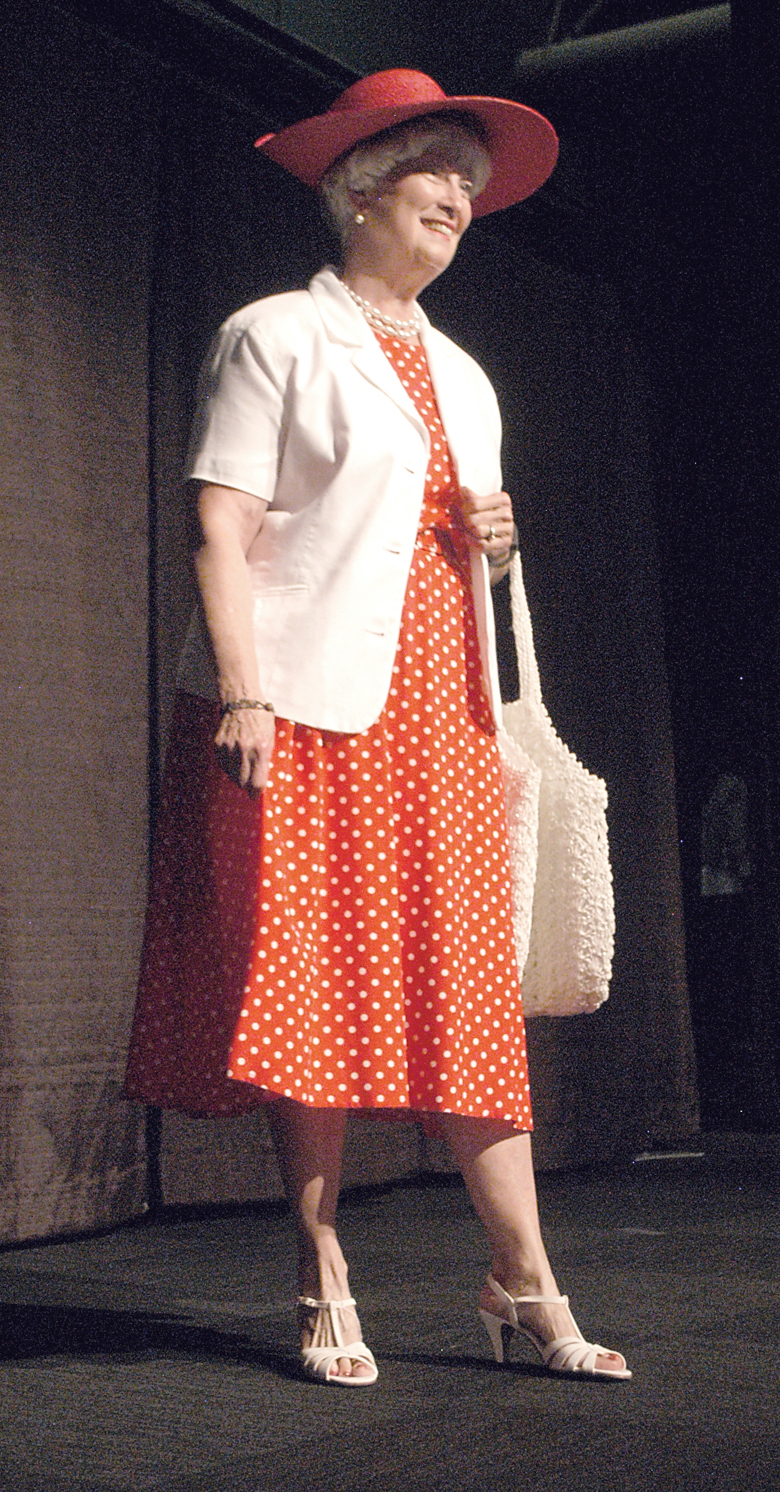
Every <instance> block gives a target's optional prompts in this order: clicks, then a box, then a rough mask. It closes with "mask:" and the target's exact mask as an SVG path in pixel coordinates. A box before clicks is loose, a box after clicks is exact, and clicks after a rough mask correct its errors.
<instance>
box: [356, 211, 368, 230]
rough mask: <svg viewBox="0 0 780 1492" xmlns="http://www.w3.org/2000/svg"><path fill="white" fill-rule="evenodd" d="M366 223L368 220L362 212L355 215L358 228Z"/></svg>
mask: <svg viewBox="0 0 780 1492" xmlns="http://www.w3.org/2000/svg"><path fill="white" fill-rule="evenodd" d="M365 221H366V218H365V214H364V213H362V212H356V213H355V222H356V223H357V224H358V227H360V225H361V224H363V223H365Z"/></svg>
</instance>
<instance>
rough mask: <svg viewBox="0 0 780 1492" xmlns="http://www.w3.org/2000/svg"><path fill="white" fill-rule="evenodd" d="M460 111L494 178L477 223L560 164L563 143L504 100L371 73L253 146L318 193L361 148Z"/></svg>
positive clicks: (415, 77)
mask: <svg viewBox="0 0 780 1492" xmlns="http://www.w3.org/2000/svg"><path fill="white" fill-rule="evenodd" d="M444 110H458V111H460V112H462V113H466V114H471V115H472V116H473V117H474V118H476V119H478V120H479V123H480V124H481V125H482V128H483V130H484V132H485V136H486V142H487V150H488V153H489V155H490V162H491V166H492V175H491V177H490V180H489V182H488V183H487V186H486V187H485V188H484V190H483V191H481V192H480V194H479V196H478V197H477V198H476V199H475V202H474V217H475V218H478V217H484V216H485V215H486V214H487V213H489V212H498V210H499V208H502V207H511V206H512V204H513V203H514V202H522V201H523V198H524V197H530V195H531V193H532V192H535V191H536V190H537V188H538V187H540V186H541V185H542V183H543V182H544V181H546V180H547V177H548V176H549V175H550V172H551V171H552V169H553V167H554V165H555V162H556V160H557V159H558V137H557V135H556V133H555V130H554V129H553V127H552V125H551V124H550V121H549V119H545V118H544V116H543V115H542V114H537V112H536V110H535V109H528V108H526V106H525V105H524V104H516V103H513V102H512V100H511V99H506V98H449V97H448V96H447V94H446V93H445V92H444V91H443V89H441V88H440V87H439V85H438V83H434V81H433V78H429V77H427V76H426V74H425V73H418V72H413V71H411V70H410V69H409V68H405V67H395V68H390V69H389V71H387V72H381V73H371V74H370V75H369V76H368V77H367V78H361V79H360V81H359V82H358V83H353V84H352V86H351V88H347V89H346V90H345V91H344V93H341V94H339V97H338V98H337V99H336V100H335V102H334V103H332V104H331V106H330V108H329V109H328V111H327V113H326V114H316V115H315V116H314V117H313V118H311V119H302V120H301V122H300V124H292V125H290V127H289V128H288V129H284V130H280V131H279V133H278V134H276V135H263V136H262V138H261V139H259V140H257V141H256V142H255V143H256V145H257V148H258V149H259V150H262V151H263V154H264V155H267V156H270V158H271V160H272V161H276V162H277V164H278V165H280V166H284V167H285V169H286V170H287V171H291V172H292V174H293V176H297V177H298V180H299V181H304V182H305V183H306V185H307V186H311V187H316V186H318V185H319V183H320V181H321V180H322V178H323V176H324V175H325V172H326V171H327V170H328V167H329V166H332V165H333V162H334V161H335V160H337V159H338V157H339V156H340V155H343V154H344V152H345V151H347V150H351V149H352V146H353V145H357V144H358V142H359V141H361V140H368V139H369V138H370V137H371V135H376V134H378V133H379V131H380V130H385V129H388V128H389V126H390V125H393V124H401V123H402V122H403V121H404V120H406V119H418V118H422V117H423V116H424V115H426V114H439V113H442V112H443V111H444Z"/></svg>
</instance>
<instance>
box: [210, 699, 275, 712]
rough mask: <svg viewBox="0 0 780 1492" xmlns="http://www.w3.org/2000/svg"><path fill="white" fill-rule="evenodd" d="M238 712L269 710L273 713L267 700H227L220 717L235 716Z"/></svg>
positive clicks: (272, 708)
mask: <svg viewBox="0 0 780 1492" xmlns="http://www.w3.org/2000/svg"><path fill="white" fill-rule="evenodd" d="M238 710H270V711H271V714H272V715H273V714H274V713H275V711H274V707H273V705H272V704H269V703H268V700H267V699H228V700H226V702H225V704H224V705H223V706H222V710H221V714H222V715H235V714H236V712H237V711H238Z"/></svg>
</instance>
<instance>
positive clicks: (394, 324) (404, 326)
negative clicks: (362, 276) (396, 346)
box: [341, 280, 422, 342]
mask: <svg viewBox="0 0 780 1492" xmlns="http://www.w3.org/2000/svg"><path fill="white" fill-rule="evenodd" d="M341 283H342V285H343V286H344V289H345V290H346V292H347V295H348V296H349V298H350V300H353V301H354V302H355V305H356V306H357V307H358V308H359V309H360V310H361V311H362V312H363V315H364V316H365V318H366V321H367V322H368V324H369V326H372V327H373V328H374V330H375V331H380V332H392V333H393V335H394V336H396V337H400V338H401V340H402V341H404V342H410V341H411V340H412V338H413V337H419V335H420V333H421V331H422V315H421V313H420V311H418V310H417V309H416V308H415V312H414V315H413V316H410V317H409V319H408V321H404V320H396V319H395V317H394V316H385V314H384V312H383V311H380V310H378V309H377V307H376V306H372V304H371V302H370V300H364V299H363V296H362V295H358V293H357V291H356V290H353V289H352V286H351V285H348V284H347V282H346V280H342V281H341Z"/></svg>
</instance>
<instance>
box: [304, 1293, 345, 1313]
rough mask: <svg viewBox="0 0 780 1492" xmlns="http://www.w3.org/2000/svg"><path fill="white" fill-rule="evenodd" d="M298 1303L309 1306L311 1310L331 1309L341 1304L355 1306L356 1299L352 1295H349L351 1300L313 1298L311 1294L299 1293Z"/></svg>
mask: <svg viewBox="0 0 780 1492" xmlns="http://www.w3.org/2000/svg"><path fill="white" fill-rule="evenodd" d="M297 1303H298V1305H300V1306H308V1308H309V1310H310V1311H329V1310H330V1309H331V1307H332V1306H335V1307H336V1308H338V1307H339V1306H353V1305H354V1304H355V1301H354V1300H353V1299H352V1296H350V1297H349V1300H313V1299H312V1297H311V1295H299V1296H298V1302H297Z"/></svg>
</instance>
